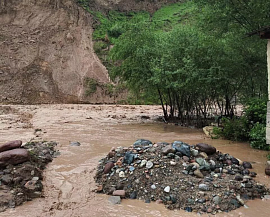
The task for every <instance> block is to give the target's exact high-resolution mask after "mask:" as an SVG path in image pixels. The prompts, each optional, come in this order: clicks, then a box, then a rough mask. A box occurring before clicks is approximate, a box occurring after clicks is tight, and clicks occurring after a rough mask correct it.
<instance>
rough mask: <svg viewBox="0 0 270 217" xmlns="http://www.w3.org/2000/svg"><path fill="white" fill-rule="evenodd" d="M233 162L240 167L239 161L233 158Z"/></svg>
mask: <svg viewBox="0 0 270 217" xmlns="http://www.w3.org/2000/svg"><path fill="white" fill-rule="evenodd" d="M231 162H232V164H236V165H239V160H237V159H236V158H234V157H232V158H231Z"/></svg>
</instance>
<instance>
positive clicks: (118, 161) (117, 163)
mask: <svg viewBox="0 0 270 217" xmlns="http://www.w3.org/2000/svg"><path fill="white" fill-rule="evenodd" d="M123 159H124V158H123V157H120V158H119V159H118V160H117V161H116V163H115V165H117V166H118V167H122V165H123Z"/></svg>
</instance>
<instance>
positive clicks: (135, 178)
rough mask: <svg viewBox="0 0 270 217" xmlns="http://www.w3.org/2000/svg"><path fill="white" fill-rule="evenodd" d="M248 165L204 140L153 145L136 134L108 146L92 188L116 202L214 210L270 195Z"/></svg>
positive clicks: (243, 203) (239, 204)
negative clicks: (128, 143)
mask: <svg viewBox="0 0 270 217" xmlns="http://www.w3.org/2000/svg"><path fill="white" fill-rule="evenodd" d="M250 169H252V165H251V164H250V163H249V162H242V161H241V160H239V159H236V158H234V157H233V156H231V155H229V154H223V153H221V152H219V151H216V148H215V147H213V146H210V145H208V144H203V143H200V144H197V145H189V144H186V143H184V142H181V141H175V142H173V143H172V144H169V143H166V142H161V143H156V144H153V143H152V142H151V141H149V140H144V139H140V140H137V141H136V142H135V143H134V144H133V145H132V146H130V147H118V148H112V149H111V150H110V152H109V153H108V155H107V156H106V157H105V158H103V159H101V160H100V162H99V165H98V167H97V173H96V176H95V180H96V182H97V184H98V188H97V190H96V191H97V192H99V193H105V194H108V195H112V196H111V197H110V198H109V200H110V201H111V202H112V203H115V204H117V203H120V201H121V200H120V198H130V199H140V200H144V201H145V202H146V203H150V202H151V201H156V202H157V203H163V204H165V206H166V207H167V208H168V209H184V210H186V211H188V212H198V213H205V212H207V213H212V214H215V213H217V212H228V211H230V210H234V209H236V208H239V207H240V206H245V201H246V200H250V199H255V198H262V197H264V195H267V194H269V189H267V188H266V187H265V186H264V185H262V184H259V183H257V182H256V181H255V180H254V179H253V178H254V177H256V173H255V172H252V171H250Z"/></svg>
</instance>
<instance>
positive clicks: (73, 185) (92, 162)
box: [0, 108, 270, 217]
mask: <svg viewBox="0 0 270 217" xmlns="http://www.w3.org/2000/svg"><path fill="white" fill-rule="evenodd" d="M34 110H35V109H34ZM55 111H58V112H60V113H61V114H60V113H56V112H52V111H51V114H50V109H48V110H47V113H46V112H44V111H43V112H42V113H39V111H36V110H35V112H34V114H35V115H34V117H33V120H32V124H33V126H34V127H35V128H41V129H43V131H45V133H44V134H43V135H42V138H43V139H46V140H52V141H57V142H58V143H59V145H58V149H59V150H60V152H61V155H60V156H59V157H58V158H56V159H54V161H53V162H52V163H50V164H49V165H48V167H47V169H46V170H45V179H44V181H43V184H44V198H38V199H35V200H33V201H30V202H26V203H25V204H23V205H22V206H19V207H16V208H15V209H8V210H7V211H5V212H3V213H0V216H6V217H7V216H8V217H13V216H14V217H15V216H16V217H20V216H22V217H24V216H25V217H26V216H29V217H33V216H59V217H60V216H63V217H64V216H68V217H69V216H70V217H87V216H98V217H102V216H123V217H129V216H162V217H163V216H168V217H170V216H183V217H186V216H187V217H188V216H198V215H197V214H195V213H188V212H185V211H182V210H180V211H179V210H177V211H170V210H167V209H166V208H165V207H164V205H162V204H161V205H160V204H156V203H150V204H146V203H144V202H143V201H139V200H128V199H124V200H122V203H121V204H120V205H112V204H110V203H109V202H108V196H107V195H101V194H96V193H95V192H94V190H95V188H96V185H95V182H94V179H93V177H94V175H95V168H96V165H97V163H98V160H99V159H100V158H102V157H104V156H105V155H106V154H107V152H108V151H109V150H110V148H111V147H117V146H129V145H132V144H133V142H134V141H135V140H136V139H138V138H144V139H149V140H151V141H152V142H162V141H166V142H173V141H175V140H181V141H184V142H186V143H189V144H196V143H199V142H205V143H208V144H211V145H214V146H215V147H216V148H217V149H218V150H219V151H221V152H223V153H230V154H231V155H233V156H235V157H237V158H239V159H241V160H243V161H250V162H252V163H253V167H254V169H253V171H255V172H257V173H258V176H257V178H256V180H257V181H258V182H260V183H264V184H266V185H267V187H270V179H269V177H267V176H265V175H264V168H265V161H266V154H267V153H266V152H264V151H259V150H254V149H251V148H250V147H249V144H247V143H239V142H232V141H227V140H212V139H210V138H207V137H206V136H205V135H204V134H203V133H202V130H200V129H192V128H184V127H180V126H175V125H167V124H162V123H142V124H131V123H130V122H128V123H124V122H121V121H119V122H118V121H115V120H114V121H112V122H110V120H107V119H104V118H103V119H102V120H103V121H100V120H99V117H98V116H95V117H94V116H93V117H94V118H93V119H92V118H89V117H88V116H84V117H87V119H85V118H81V119H80V118H75V119H76V120H74V121H72V120H73V119H72V117H71V115H70V113H69V112H68V110H67V111H66V110H65V109H63V108H61V109H59V108H57V109H55ZM144 111H145V110H144ZM106 112H107V111H106ZM112 112H113V109H112ZM54 113H56V114H55V115H53V114H54ZM141 113H142V112H141ZM63 114H64V115H63ZM82 114H84V113H81V114H80V112H79V111H78V112H75V113H74V117H75V116H76V115H77V116H80V115H82ZM40 115H43V116H44V115H46V116H44V118H45V120H44V119H42V120H43V121H41V119H40ZM82 116H83V115H82ZM68 117H69V118H68ZM100 117H101V116H100ZM106 117H107V116H106ZM127 117H129V116H128V115H127ZM15 131H16V130H14V129H13V130H12V129H11V131H5V132H9V133H10V134H11V133H14V134H16V132H15ZM3 132H4V131H3ZM18 132H19V134H21V135H22V137H23V138H24V136H23V135H24V134H25V135H28V134H29V130H28V129H20V131H18ZM18 132H17V134H16V135H17V136H18V135H19V134H18ZM5 135H6V134H5ZM5 135H4V133H3V136H5ZM26 137H27V136H26ZM26 137H25V138H26ZM4 138H5V140H7V135H6V137H4ZM8 138H10V137H8ZM27 138H28V137H27ZM2 140H3V139H2ZM2 140H1V139H0V142H4V141H2ZM71 141H79V142H80V143H81V146H79V147H72V146H69V143H70V142H71ZM247 206H248V208H244V207H241V208H240V209H237V210H235V211H232V212H229V213H221V214H218V215H217V216H237V217H238V216H243V217H244V216H248V217H253V216H256V217H267V216H270V214H269V213H270V200H265V201H263V200H254V201H248V202H247ZM204 216H208V215H204Z"/></svg>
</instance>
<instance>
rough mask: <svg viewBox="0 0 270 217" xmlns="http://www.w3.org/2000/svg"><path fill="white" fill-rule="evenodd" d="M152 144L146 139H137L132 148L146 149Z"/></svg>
mask: <svg viewBox="0 0 270 217" xmlns="http://www.w3.org/2000/svg"><path fill="white" fill-rule="evenodd" d="M152 144H153V143H152V142H151V141H149V140H147V139H138V140H136V142H134V143H133V148H138V147H148V146H150V145H152Z"/></svg>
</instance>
